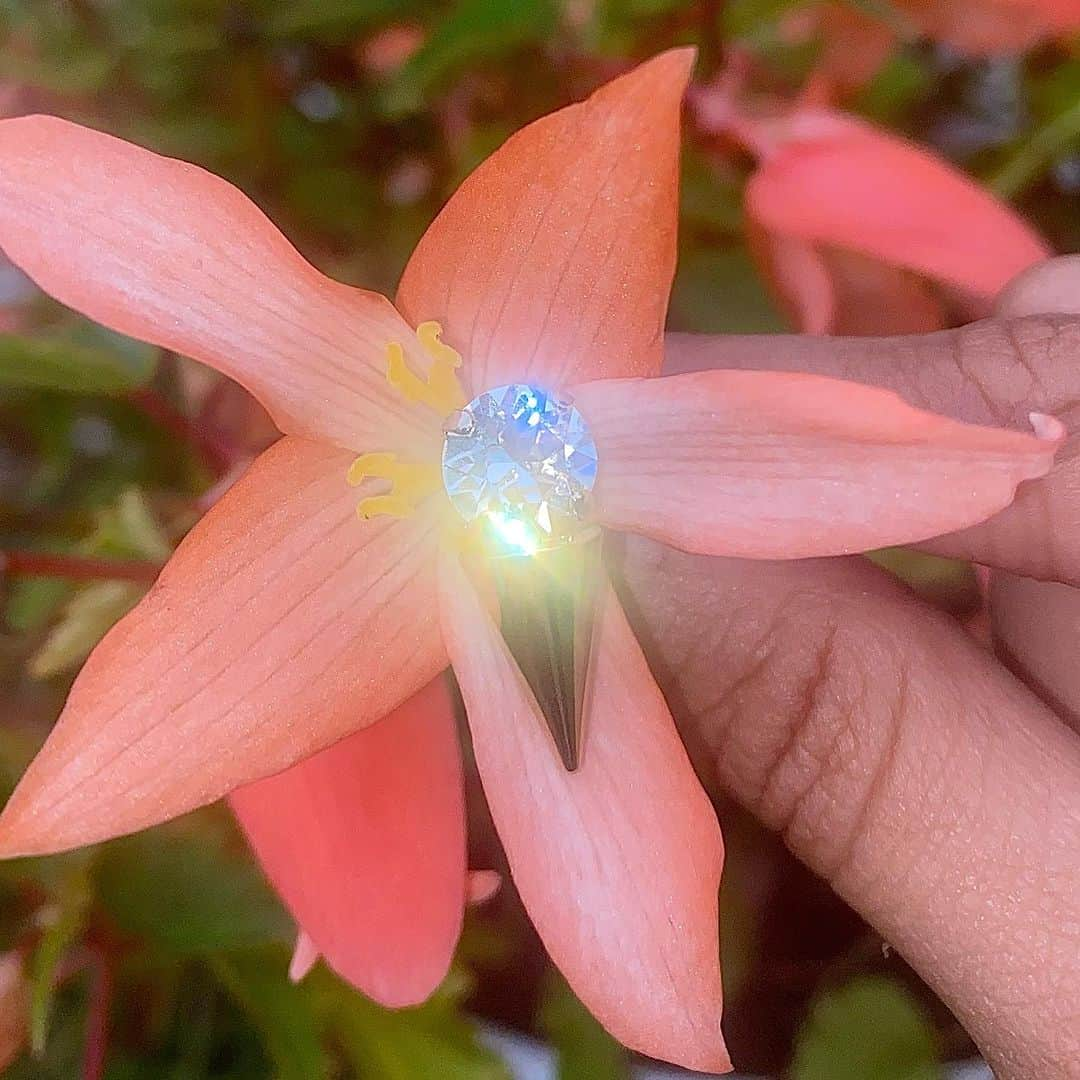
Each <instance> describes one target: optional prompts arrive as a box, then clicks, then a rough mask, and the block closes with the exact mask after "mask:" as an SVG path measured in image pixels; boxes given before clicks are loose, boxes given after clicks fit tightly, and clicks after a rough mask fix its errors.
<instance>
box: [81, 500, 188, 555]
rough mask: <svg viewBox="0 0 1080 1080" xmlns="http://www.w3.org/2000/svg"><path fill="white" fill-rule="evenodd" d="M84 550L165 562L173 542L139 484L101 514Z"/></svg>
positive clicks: (92, 553)
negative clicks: (158, 520)
mask: <svg viewBox="0 0 1080 1080" xmlns="http://www.w3.org/2000/svg"><path fill="white" fill-rule="evenodd" d="M82 550H83V552H84V553H85V554H87V555H111V556H113V557H117V558H124V557H132V558H141V559H151V560H157V561H159V562H163V561H164V560H165V559H167V558H168V557H169V556H170V555H171V554H172V545H170V543H169V541H168V539H167V537H166V536H165V533H164V532H163V531H162V528H161V526H160V525H159V524H158V522H157V519H156V518H155V517H154V514H153V511H152V510H151V509H150V504H149V503H148V502H147V501H146V496H145V495H143V493H142V492H141V491H140V490H139V489H138V488H128V489H127V490H126V491H123V492H121V493H120V497H119V498H118V499H117V500H116V503H115V505H114V506H111V507H109V508H108V509H107V510H105V511H103V512H102V513H101V514H99V516H98V522H97V528H96V529H95V530H94V533H93V535H92V536H91V537H90V538H89V540H88V541H87V542H86V544H85V545H83V546H82Z"/></svg>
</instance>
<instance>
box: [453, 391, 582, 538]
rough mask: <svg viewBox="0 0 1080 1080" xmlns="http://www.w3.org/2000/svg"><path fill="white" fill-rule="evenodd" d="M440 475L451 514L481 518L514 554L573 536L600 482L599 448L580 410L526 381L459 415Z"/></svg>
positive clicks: (484, 397) (487, 395)
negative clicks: (452, 510)
mask: <svg viewBox="0 0 1080 1080" xmlns="http://www.w3.org/2000/svg"><path fill="white" fill-rule="evenodd" d="M451 424H452V426H450V427H449V429H448V430H447V432H446V441H445V443H444V444H443V456H442V475H443V484H444V486H445V487H446V493H447V495H448V496H449V498H450V502H451V503H452V504H453V506H454V509H455V510H457V512H458V513H459V514H460V515H461V517H462V518H463V519H464V520H465V521H467V522H471V521H477V520H483V521H485V522H486V524H487V525H488V526H489V527H490V531H491V532H492V533H493V534H494V536H495V537H496V538H497V539H498V540H499V541H500V542H501V544H503V545H505V546H506V547H507V548H508V549H509V550H510V551H511V552H512V553H516V554H535V552H536V551H538V550H539V549H540V548H542V547H546V546H550V545H553V544H559V543H563V542H565V541H568V540H571V539H573V537H574V536H575V535H576V534H577V532H578V531H579V529H580V526H581V523H582V520H583V518H584V514H585V505H586V500H587V497H588V494H589V492H590V491H592V488H593V485H594V484H595V483H596V469H597V460H596V444H595V443H594V442H593V438H592V435H591V434H590V433H589V429H588V426H587V425H586V423H585V420H584V418H583V417H582V415H581V413H580V412H578V410H577V409H576V408H575V407H574V405H573V404H572V403H571V402H569V401H566V400H563V399H562V398H559V397H558V396H556V395H554V394H549V393H548V392H546V391H544V390H541V389H539V388H537V387H534V386H529V385H527V384H525V383H511V384H509V385H506V386H496V387H494V388H493V389H491V390H485V391H484V392H483V393H482V394H479V395H478V396H477V397H475V398H473V400H472V401H470V402H469V403H468V404H467V405H465V406H464V407H463V408H462V409H461V411H460V412H459V413H456V414H455V415H454V418H453V420H452V421H451Z"/></svg>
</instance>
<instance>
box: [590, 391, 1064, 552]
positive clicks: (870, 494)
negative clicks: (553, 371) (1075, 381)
mask: <svg viewBox="0 0 1080 1080" xmlns="http://www.w3.org/2000/svg"><path fill="white" fill-rule="evenodd" d="M574 395H575V402H576V404H577V406H578V408H579V409H580V410H581V412H582V415H583V416H584V417H585V419H586V420H587V421H588V423H589V426H590V428H591V430H592V433H593V436H594V438H595V439H596V447H597V456H598V460H599V470H598V477H597V485H596V489H595V495H596V511H597V515H598V517H599V519H600V521H601V522H602V523H603V524H604V525H607V526H608V527H610V528H614V529H627V530H630V531H632V532H639V533H644V534H645V535H647V536H652V537H655V538H656V539H658V540H662V541H663V542H664V543H667V544H671V545H673V546H675V547H679V548H682V549H684V550H685V551H692V552H698V553H701V554H709V555H738V556H742V557H744V558H756V559H796V558H806V557H809V556H815V555H838V554H843V553H849V552H856V551H866V550H869V549H871V548H876V547H883V546H885V545H889V544H901V543H909V542H914V541H916V540H923V539H925V538H927V537H930V536H937V535H938V534H940V533H946V532H952V531H953V530H954V529H958V528H962V527H964V526H965V525H968V524H971V523H974V522H976V521H981V520H983V519H984V518H987V517H989V516H990V515H991V514H993V513H995V512H997V511H998V510H1000V509H1001V508H1002V507H1004V506H1007V505H1008V504H1009V503H1010V502H1011V501H1012V498H1013V493H1014V492H1015V490H1016V486H1017V484H1019V483H1020V481H1022V480H1028V479H1031V478H1033V477H1037V476H1042V475H1044V474H1045V473H1046V472H1047V471H1048V470H1049V468H1050V465H1051V462H1052V460H1053V457H1054V451H1055V449H1056V448H1057V446H1058V444H1059V442H1060V440H1061V437H1062V435H1063V429H1062V427H1061V425H1060V424H1059V423H1058V422H1057V421H1056V420H1052V419H1050V418H1048V417H1035V416H1033V418H1032V419H1033V423H1036V426H1037V428H1038V430H1039V433H1040V434H1041V435H1045V436H1046V438H1036V437H1035V436H1032V435H1025V434H1021V433H1020V432H1016V431H1005V430H999V429H996V428H986V427H978V426H976V425H973V424H963V423H960V422H958V421H956V420H949V419H946V418H945V417H942V416H935V415H934V414H932V413H926V412H921V411H920V410H918V409H914V408H912V407H911V406H910V405H907V404H905V403H904V402H903V401H902V400H901V399H900V398H899V397H898V396H897V395H895V394H893V393H891V392H889V391H886V390H878V389H874V388H871V387H868V386H862V385H860V384H858V383H851V382H844V381H841V380H838V379H826V378H822V377H820V376H817V375H795V374H781V373H776V372H760V371H703V372H696V373H693V374H688V375H672V376H669V377H666V378H662V379H649V380H645V379H620V380H615V381H604V382H597V383H590V384H588V385H586V386H581V387H578V388H577V389H576V390H575V391H574Z"/></svg>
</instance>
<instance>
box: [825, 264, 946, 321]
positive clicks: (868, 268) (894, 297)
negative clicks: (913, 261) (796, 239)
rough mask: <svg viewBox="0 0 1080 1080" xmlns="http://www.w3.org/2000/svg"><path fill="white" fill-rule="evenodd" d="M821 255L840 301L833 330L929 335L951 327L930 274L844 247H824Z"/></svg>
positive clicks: (836, 301) (835, 294) (835, 295)
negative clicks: (872, 257)
mask: <svg viewBox="0 0 1080 1080" xmlns="http://www.w3.org/2000/svg"><path fill="white" fill-rule="evenodd" d="M820 257H821V260H822V263H823V265H824V266H825V268H826V272H827V273H828V275H829V277H830V280H831V281H832V288H833V294H834V297H835V304H836V312H835V316H834V318H833V320H832V323H831V324H830V325H829V326H828V328H827V332H828V333H830V334H843V335H845V336H848V337H859V336H871V337H873V336H879V337H881V336H890V335H897V334H926V333H930V332H931V331H934V330H941V329H942V328H943V327H945V326H946V325H947V322H948V319H947V316H946V311H945V305H944V303H943V302H942V300H940V299H939V298H938V297H937V296H936V295H935V294H934V290H933V287H932V285H931V284H930V283H929V282H927V280H926V278H923V277H920V276H919V275H918V274H914V273H912V272H911V271H910V270H905V269H904V268H903V267H901V266H893V265H891V264H889V263H886V262H881V261H880V260H878V259H871V258H869V257H868V256H866V255H860V254H859V253H858V252H855V251H845V250H844V249H843V248H831V247H826V248H823V249H821V251H820Z"/></svg>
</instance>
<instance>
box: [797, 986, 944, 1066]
mask: <svg viewBox="0 0 1080 1080" xmlns="http://www.w3.org/2000/svg"><path fill="white" fill-rule="evenodd" d="M938 1061H939V1055H938V1049H937V1041H936V1038H935V1035H934V1028H933V1026H932V1024H931V1022H930V1020H929V1018H928V1017H927V1016H925V1015H924V1014H923V1012H922V1010H921V1009H920V1008H919V1006H918V1004H917V1002H916V1001H915V1000H914V999H913V998H912V997H911V995H910V994H908V993H907V991H905V990H904V989H903V988H902V987H900V986H898V985H897V984H896V983H895V982H892V981H891V980H889V979H883V978H877V977H869V976H868V977H864V978H859V979H852V980H851V981H850V982H848V983H845V984H844V985H843V986H841V987H839V988H837V989H835V990H830V991H828V992H826V993H825V994H823V995H822V996H821V997H819V998H818V1000H817V1002H816V1003H815V1004H814V1006H813V1009H812V1011H811V1013H810V1017H809V1019H808V1020H807V1021H806V1023H805V1024H804V1026H803V1028H802V1030H801V1031H800V1032H799V1035H798V1037H797V1040H796V1046H795V1057H794V1062H793V1064H792V1069H791V1076H792V1080H939V1078H940V1076H941V1070H940V1068H939V1065H938Z"/></svg>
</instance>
